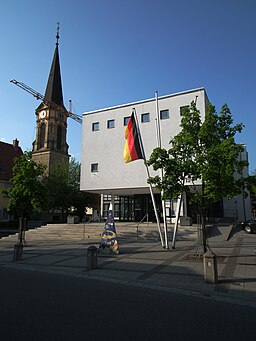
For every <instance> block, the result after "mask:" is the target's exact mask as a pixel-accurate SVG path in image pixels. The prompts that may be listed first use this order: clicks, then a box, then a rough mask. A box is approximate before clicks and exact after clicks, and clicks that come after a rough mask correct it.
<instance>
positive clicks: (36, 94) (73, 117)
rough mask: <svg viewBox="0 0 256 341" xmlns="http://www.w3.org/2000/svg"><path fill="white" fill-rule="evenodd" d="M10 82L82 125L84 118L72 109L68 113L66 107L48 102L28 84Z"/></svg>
mask: <svg viewBox="0 0 256 341" xmlns="http://www.w3.org/2000/svg"><path fill="white" fill-rule="evenodd" d="M10 82H11V83H13V84H15V85H17V86H18V87H20V88H21V89H23V90H25V91H27V92H28V93H29V94H31V95H32V96H34V97H35V98H36V99H37V100H39V99H40V100H41V101H42V102H43V103H44V104H46V105H48V106H49V105H51V106H53V107H54V108H56V109H58V110H60V111H62V112H65V113H66V114H67V115H68V116H69V117H71V118H72V119H73V120H75V121H76V122H78V123H81V124H82V116H79V115H77V114H74V113H72V112H71V109H70V111H67V110H66V109H65V108H64V107H61V106H59V105H58V104H56V103H54V102H52V101H47V99H46V98H45V97H44V96H43V95H42V94H40V92H37V91H35V90H34V89H32V88H30V87H29V86H28V85H26V84H24V83H22V82H18V81H16V80H15V79H12V80H11V81H10ZM69 103H71V101H69Z"/></svg>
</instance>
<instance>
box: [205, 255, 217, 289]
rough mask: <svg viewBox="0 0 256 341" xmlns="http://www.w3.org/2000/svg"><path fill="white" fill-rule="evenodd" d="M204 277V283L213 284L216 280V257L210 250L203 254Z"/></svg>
mask: <svg viewBox="0 0 256 341" xmlns="http://www.w3.org/2000/svg"><path fill="white" fill-rule="evenodd" d="M203 263H204V279H205V282H206V283H212V284H215V283H217V282H218V269H217V257H216V255H215V254H214V253H213V252H212V251H209V250H208V251H207V252H206V253H205V254H204V255H203Z"/></svg>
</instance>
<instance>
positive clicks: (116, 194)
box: [80, 88, 251, 222]
mask: <svg viewBox="0 0 256 341" xmlns="http://www.w3.org/2000/svg"><path fill="white" fill-rule="evenodd" d="M192 101H196V105H197V108H198V109H199V111H200V114H201V119H202V120H204V117H205V111H206V105H207V103H208V98H207V94H206V92H205V89H204V88H198V89H193V90H190V91H184V92H180V93H175V94H170V95H167V96H161V97H159V98H158V101H156V98H152V99H148V100H144V101H139V102H134V103H128V104H124V105H120V106H115V107H110V108H105V109H101V110H96V111H90V112H85V113H84V114H83V127H82V129H83V130H82V157H81V181H80V188H81V190H82V191H88V192H92V193H98V194H101V216H102V217H104V216H105V215H106V212H107V210H108V207H109V204H110V203H112V205H113V210H114V215H115V218H116V219H118V218H119V220H123V221H127V220H130V221H131V220H135V221H140V220H141V219H143V217H144V215H145V212H146V213H148V212H149V210H150V209H149V207H150V206H152V202H151V201H150V195H149V193H150V192H149V186H148V184H147V172H146V169H145V165H144V162H143V160H136V161H134V162H130V163H128V164H125V163H124V160H123V149H124V145H125V138H124V132H125V128H126V124H125V122H127V120H128V118H129V117H130V116H131V113H132V110H133V109H135V110H136V114H137V119H138V125H139V129H140V132H141V137H142V141H143V145H144V149H145V155H146V159H148V158H149V157H150V155H151V153H152V151H153V149H154V148H156V147H157V146H158V142H157V129H156V119H157V104H158V111H159V113H160V129H161V142H162V147H163V148H166V149H168V148H169V141H170V139H171V138H172V137H174V136H175V135H177V134H178V133H179V132H180V129H181V128H180V122H181V118H182V107H185V106H188V105H190V103H191V102H192ZM166 113H168V115H166V116H164V117H162V119H161V116H162V114H163V115H165V114H166ZM143 121H144V122H143ZM241 158H242V159H245V158H247V153H246V149H245V150H244V153H242V154H241ZM150 175H151V176H154V175H156V173H155V172H154V171H153V169H152V168H151V169H150ZM246 176H248V169H244V173H243V177H246ZM196 185H200V183H199V182H197V183H196ZM154 191H155V193H157V195H158V197H157V206H158V209H159V211H161V210H162V208H161V200H160V194H159V192H158V191H157V190H156V189H154ZM143 196H144V198H143ZM145 198H146V200H144V199H145ZM176 202H177V201H176V200H169V201H167V202H166V215H167V219H168V221H169V222H173V217H174V216H175V212H176ZM222 204H223V207H222ZM141 207H142V208H141ZM220 207H222V208H221V211H223V214H224V217H232V218H233V219H235V220H236V221H241V220H244V217H246V218H247V219H249V218H250V217H251V214H250V197H249V196H248V198H243V197H242V196H241V195H240V196H237V197H236V198H234V199H233V200H225V199H223V203H221V205H220ZM139 210H141V213H140V214H139ZM126 211H133V213H132V214H129V213H128V214H126V213H125V212H126ZM142 212H143V213H142ZM151 213H152V211H151ZM216 214H218V213H216ZM181 215H184V216H186V215H187V205H186V200H184V202H183V207H182V209H181ZM221 216H222V214H221V213H220V217H221ZM151 217H153V214H151ZM149 219H150V214H149ZM194 220H195V217H194Z"/></svg>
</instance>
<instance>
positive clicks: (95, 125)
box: [92, 122, 100, 131]
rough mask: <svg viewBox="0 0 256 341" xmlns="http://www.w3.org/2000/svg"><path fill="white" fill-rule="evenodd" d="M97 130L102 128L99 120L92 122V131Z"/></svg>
mask: <svg viewBox="0 0 256 341" xmlns="http://www.w3.org/2000/svg"><path fill="white" fill-rule="evenodd" d="M97 130H100V124H99V122H94V123H93V124H92V131H97Z"/></svg>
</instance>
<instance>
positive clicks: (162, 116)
mask: <svg viewBox="0 0 256 341" xmlns="http://www.w3.org/2000/svg"><path fill="white" fill-rule="evenodd" d="M167 118H169V110H168V109H166V110H161V111H160V119H161V120H166V119H167Z"/></svg>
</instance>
